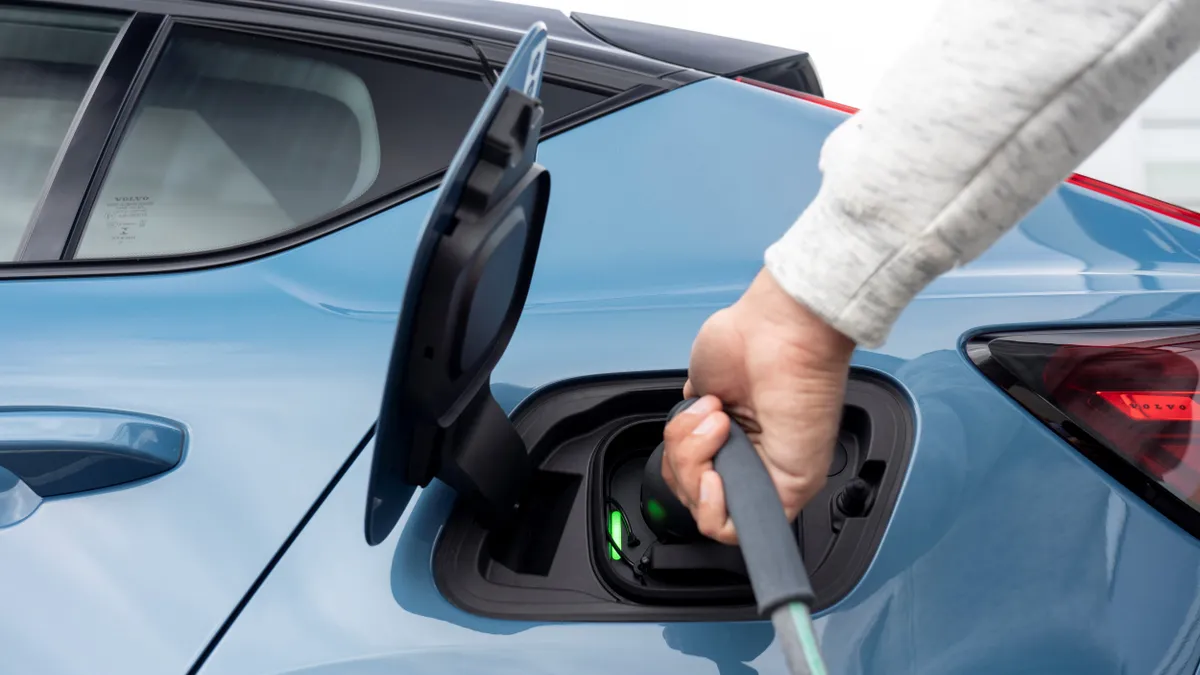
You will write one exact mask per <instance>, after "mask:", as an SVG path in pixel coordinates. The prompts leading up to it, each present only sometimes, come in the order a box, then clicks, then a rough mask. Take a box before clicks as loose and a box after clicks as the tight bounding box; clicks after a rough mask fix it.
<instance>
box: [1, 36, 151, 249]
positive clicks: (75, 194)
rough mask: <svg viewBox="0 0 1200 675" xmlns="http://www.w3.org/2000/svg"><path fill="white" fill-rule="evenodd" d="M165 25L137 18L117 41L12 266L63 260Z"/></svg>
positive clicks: (57, 161)
mask: <svg viewBox="0 0 1200 675" xmlns="http://www.w3.org/2000/svg"><path fill="white" fill-rule="evenodd" d="M166 23H167V22H166V19H165V17H163V16H160V15H156V14H140V13H139V14H133V15H132V16H130V17H129V18H128V19H127V20H126V22H125V25H124V26H122V28H121V30H120V31H119V32H118V33H117V36H116V37H115V38H114V39H113V44H112V46H111V47H110V48H109V52H108V55H107V56H106V57H105V60H104V63H103V64H102V65H101V67H100V68H99V69H98V71H97V73H96V75H95V77H94V78H93V79H92V83H91V85H90V86H89V88H88V91H87V93H86V94H85V95H84V98H83V100H82V101H81V102H80V104H79V109H78V112H77V113H76V115H75V119H74V121H73V122H72V123H71V127H70V129H69V131H68V132H67V137H66V138H65V139H63V144H62V146H60V148H61V149H60V150H59V155H58V157H57V158H56V159H55V164H54V167H53V168H52V169H51V171H50V177H49V178H48V179H47V182H46V185H47V188H46V189H45V190H44V191H43V192H42V195H41V198H40V199H39V201H38V204H37V206H36V207H35V209H34V213H33V215H32V217H31V218H30V222H31V225H30V226H29V227H28V228H26V230H25V233H24V235H23V236H22V239H21V243H20V246H19V247H18V250H17V255H16V259H15V261H14V264H28V263H30V262H50V261H57V260H60V259H61V258H62V255H63V251H64V249H65V248H66V243H67V240H68V238H69V237H70V235H71V232H72V230H73V229H74V226H75V222H76V220H77V219H78V217H79V214H80V213H81V212H82V211H83V210H84V208H83V207H84V206H85V205H84V201H85V198H86V195H87V194H88V191H89V187H90V185H91V183H92V177H93V176H94V175H96V169H97V167H98V166H100V163H101V161H102V158H103V156H104V154H105V153H106V151H107V148H108V146H109V145H110V139H111V138H113V137H114V136H115V135H116V134H117V133H119V131H120V129H119V128H118V126H119V122H120V120H121V118H122V116H123V115H125V114H126V112H125V111H126V109H127V106H126V105H125V104H126V101H127V99H128V98H129V95H130V93H131V92H132V91H135V90H136V89H137V87H136V84H137V81H138V78H139V76H140V75H141V74H142V73H143V71H144V70H145V68H144V67H143V66H144V64H145V63H146V62H147V61H148V59H147V56H148V54H149V53H150V52H151V51H152V50H153V48H154V45H155V44H156V42H161V38H162V35H164V34H165V32H166V31H165V27H166Z"/></svg>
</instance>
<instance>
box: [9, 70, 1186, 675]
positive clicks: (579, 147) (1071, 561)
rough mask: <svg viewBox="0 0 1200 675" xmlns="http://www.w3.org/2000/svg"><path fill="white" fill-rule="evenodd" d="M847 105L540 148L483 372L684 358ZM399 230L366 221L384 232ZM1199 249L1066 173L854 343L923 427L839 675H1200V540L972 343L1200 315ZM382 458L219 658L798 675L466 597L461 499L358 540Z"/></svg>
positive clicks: (841, 612)
mask: <svg viewBox="0 0 1200 675" xmlns="http://www.w3.org/2000/svg"><path fill="white" fill-rule="evenodd" d="M838 119H839V117H838V116H837V115H835V114H833V113H830V112H828V111H825V110H822V109H818V108H815V107H812V106H809V105H806V104H803V103H800V102H797V101H794V100H792V99H787V98H784V97H782V96H778V95H775V94H771V93H769V92H764V91H761V90H756V89H749V88H746V87H741V86H739V85H736V84H733V83H729V82H725V81H720V80H712V81H706V82H702V83H698V84H695V85H691V86H689V87H686V88H683V89H680V90H678V91H675V92H672V93H670V94H666V95H663V96H661V97H658V98H656V99H653V100H650V101H647V102H644V103H642V104H639V105H637V106H635V107H633V108H630V109H627V110H625V111H622V112H620V113H616V114H614V115H611V116H609V117H606V118H604V119H601V120H598V121H596V122H593V123H591V124H589V125H586V126H584V127H582V128H579V129H576V130H574V131H571V132H568V133H566V134H563V135H561V136H558V137H556V138H554V139H551V140H550V141H548V142H546V143H545V144H543V146H542V151H541V155H540V159H541V161H542V162H543V163H544V164H545V165H546V166H547V167H549V168H550V169H551V170H552V171H553V172H554V188H553V189H554V194H553V196H552V198H551V201H552V204H551V211H550V216H549V219H548V221H547V226H546V235H545V238H544V240H543V247H542V252H541V254H540V256H539V262H538V269H537V272H536V274H535V279H534V287H533V289H532V291H531V295H530V299H529V302H528V304H527V307H528V309H527V312H526V314H525V315H524V317H523V319H522V322H521V324H520V326H519V328H518V330H517V334H516V336H515V337H514V340H513V343H512V345H511V347H510V349H509V351H508V352H507V353H506V355H505V357H504V359H503V360H502V361H501V363H500V366H499V367H498V369H497V370H496V373H495V376H494V379H493V383H494V385H493V388H494V390H495V391H496V393H497V396H498V398H499V399H500V400H501V401H502V403H504V404H505V405H507V406H509V407H510V408H511V406H513V405H515V404H516V403H517V402H518V401H520V400H521V399H522V398H524V397H526V396H528V395H529V394H530V393H531V392H533V391H536V390H537V389H538V388H541V387H543V386H546V385H549V384H551V383H553V382H556V381H559V380H562V379H566V378H570V377H575V376H581V375H587V374H592V373H601V372H628V371H640V370H660V369H664V368H683V367H685V366H686V360H687V353H688V347H689V345H690V342H691V340H692V338H693V337H694V335H695V331H696V330H697V328H698V327H699V326H700V324H701V322H702V321H703V320H704V319H705V318H706V317H707V316H708V314H709V313H711V311H713V310H714V309H716V308H718V307H720V306H723V305H725V304H727V303H729V302H730V301H732V300H733V299H734V298H736V296H737V294H738V293H739V292H740V290H741V289H743V288H744V287H745V286H746V284H747V283H748V281H749V280H750V279H751V277H752V276H753V274H754V273H755V272H756V270H757V269H758V267H759V265H760V261H761V252H762V250H763V248H764V246H765V245H766V244H768V243H769V242H770V241H772V240H773V239H774V238H775V237H777V236H778V235H779V234H780V233H781V232H782V231H783V230H784V229H785V228H786V227H787V225H788V224H789V223H790V222H791V220H792V218H793V217H794V216H795V215H796V214H797V213H798V212H799V211H800V210H801V209H802V207H803V205H804V204H805V203H806V202H807V201H808V200H809V199H811V197H812V195H813V193H814V191H815V188H816V185H817V183H818V175H817V173H816V157H817V153H818V151H819V144H820V141H821V139H822V137H823V136H824V134H825V133H826V132H828V131H829V130H830V129H831V128H832V126H833V125H834V124H835V123H836V122H837V121H838ZM747 120H752V123H750V122H747ZM734 129H736V133H734V132H733V131H732V130H734ZM384 222H385V221H384V220H383V219H380V220H379V221H377V222H368V223H363V224H361V225H359V226H356V227H355V228H353V229H354V230H355V231H357V234H355V235H352V236H360V237H362V238H361V239H359V240H358V241H359V242H360V243H362V244H364V245H369V246H371V247H374V248H377V249H378V248H384V247H387V246H391V245H393V244H394V241H393V240H392V239H391V236H392V234H391V231H390V230H388V229H387V228H385V227H383V223H384ZM365 250H366V249H364V251H365ZM1194 251H1200V233H1198V232H1197V231H1196V230H1194V229H1191V228H1189V227H1186V226H1181V225H1178V224H1175V223H1172V222H1169V221H1167V220H1166V219H1163V218H1160V217H1157V216H1153V215H1148V214H1146V213H1143V212H1142V211H1139V210H1137V209H1134V208H1131V207H1128V206H1126V205H1122V204H1118V203H1115V202H1112V201H1110V200H1106V199H1102V198H1095V197H1092V196H1091V195H1088V194H1087V193H1084V192H1082V191H1080V190H1078V189H1077V188H1072V187H1064V188H1063V189H1061V190H1059V191H1058V192H1057V193H1056V194H1055V195H1053V196H1051V197H1050V198H1049V199H1047V200H1046V202H1045V203H1043V204H1042V205H1041V206H1040V207H1039V208H1037V209H1036V210H1035V211H1034V212H1033V213H1032V214H1030V216H1029V217H1028V218H1026V219H1025V220H1024V221H1023V222H1022V224H1021V225H1020V226H1019V227H1018V228H1016V229H1015V230H1013V231H1012V232H1011V233H1010V234H1009V235H1007V236H1006V237H1005V238H1004V239H1003V240H1002V241H1001V242H1000V243H999V244H998V245H997V246H995V247H994V248H992V249H991V250H989V251H988V252H987V253H986V254H985V255H983V256H982V257H981V258H980V259H979V260H977V261H976V262H974V263H973V264H971V265H968V266H965V267H964V268H962V269H959V270H956V271H955V272H953V273H951V274H948V275H946V276H945V277H943V278H942V279H940V280H939V281H938V282H937V283H935V284H934V285H932V286H931V287H930V288H929V289H928V291H927V292H926V293H925V294H923V296H922V297H921V298H920V299H919V300H918V301H917V302H915V303H914V304H913V305H912V306H911V307H910V308H909V309H908V310H907V311H906V312H905V313H904V315H903V316H902V317H901V319H900V322H899V324H898V325H897V327H896V329H895V331H894V333H893V335H892V337H891V339H890V340H889V341H888V343H887V344H886V345H885V346H884V347H883V348H881V349H879V350H877V351H872V352H866V351H863V352H859V353H858V354H856V357H855V363H856V365H857V366H858V367H861V368H866V369H872V370H875V371H877V372H879V373H881V374H883V375H885V376H886V377H889V378H892V379H893V380H894V381H895V382H896V383H897V384H898V386H900V387H902V388H903V389H904V390H905V391H906V392H907V394H908V395H909V396H910V397H911V400H912V402H913V405H914V408H915V410H916V414H917V420H918V425H917V435H916V436H917V437H916V447H915V451H914V454H913V458H912V464H911V467H910V474H909V477H908V481H907V483H906V486H905V488H904V490H903V493H902V495H901V497H900V499H899V501H898V504H897V506H896V510H895V515H894V518H893V521H892V522H891V524H890V526H889V530H888V532H887V536H886V537H885V539H884V541H883V544H882V546H881V548H880V551H879V554H878V556H877V558H876V560H875V561H874V563H873V564H872V566H871V568H870V570H869V571H868V573H867V575H866V577H865V579H864V580H863V582H862V583H861V584H860V585H859V586H858V587H857V588H856V589H855V590H854V591H853V592H852V593H851V594H850V596H849V597H847V598H846V599H845V600H844V601H843V602H841V603H840V604H838V605H837V606H835V607H833V608H831V609H830V610H828V611H826V612H824V613H823V614H822V615H821V616H820V617H819V619H818V622H817V623H818V630H819V632H820V635H821V638H822V640H823V646H824V651H825V654H826V659H827V661H828V662H829V665H830V669H831V672H835V673H845V674H850V675H867V674H871V675H875V674H883V673H887V674H889V675H892V674H896V673H913V674H916V673H920V674H922V675H926V674H934V675H937V674H939V673H962V672H971V673H985V674H997V675H998V674H1007V673H1014V674H1015V673H1029V672H1054V673H1067V674H1074V673H1078V674H1080V675H1083V674H1087V675H1102V674H1107V673H1113V674H1116V673H1127V672H1128V673H1135V672H1136V673H1150V672H1157V673H1163V674H1166V673H1192V672H1193V671H1195V669H1196V665H1197V653H1196V650H1197V646H1198V645H1197V640H1196V635H1197V632H1198V629H1200V545H1198V544H1197V542H1196V541H1195V540H1194V539H1193V538H1191V537H1190V536H1187V535H1185V534H1184V533H1182V532H1181V531H1180V530H1179V529H1178V528H1176V527H1175V526H1174V525H1172V524H1171V523H1169V522H1167V521H1166V520H1165V519H1164V518H1162V517H1161V516H1160V515H1159V514H1158V513H1157V512H1155V511H1154V510H1152V509H1151V508H1149V507H1148V506H1147V505H1146V504H1145V503H1144V502H1142V501H1141V500H1139V499H1138V498H1137V497H1136V496H1134V495H1131V494H1129V493H1128V492H1127V491H1126V490H1125V489H1123V488H1122V487H1121V486H1119V485H1117V484H1116V483H1115V482H1114V481H1112V480H1111V479H1110V478H1108V477H1107V476H1105V475H1104V474H1102V473H1101V472H1099V471H1098V470H1097V469H1096V468H1095V467H1093V466H1092V465H1091V464H1089V463H1088V462H1087V461H1085V460H1084V459H1082V458H1081V457H1080V456H1079V455H1078V454H1076V453H1075V452H1074V451H1073V450H1072V449H1071V448H1069V447H1068V446H1066V445H1065V444H1064V443H1063V442H1062V441H1061V440H1059V439H1058V438H1057V437H1056V436H1054V435H1053V434H1052V433H1050V432H1049V431H1047V430H1046V429H1043V428H1042V427H1040V426H1039V424H1038V423H1036V422H1035V421H1034V420H1032V419H1031V418H1030V417H1029V415H1027V414H1026V413H1025V412H1024V411H1023V410H1022V409H1020V408H1019V407H1018V406H1016V405H1015V404H1014V403H1013V402H1012V401H1011V400H1009V399H1008V398H1007V397H1006V396H1005V395H1004V394H1002V393H1001V392H1000V391H998V390H997V389H996V388H995V387H994V386H993V385H991V384H990V383H989V382H987V381H985V380H984V379H983V378H982V377H981V376H980V375H979V374H978V372H977V371H976V370H975V369H974V368H973V367H972V366H971V365H970V364H969V363H968V362H967V361H966V359H965V357H964V356H963V355H962V353H961V351H960V349H959V346H960V342H961V340H962V338H963V336H964V334H967V333H969V332H971V331H974V330H977V329H979V328H980V327H991V326H1016V325H1036V324H1043V323H1046V322H1054V323H1066V324H1087V323H1097V322H1110V323H1129V322H1143V321H1200V276H1197V273H1196V268H1195V264H1194V263H1195V259H1194V255H1195V254H1194V253H1193V252H1194ZM403 255H404V250H400V251H397V252H396V257H397V259H401V257H402V256H403ZM344 288H345V293H346V296H344V297H353V293H354V292H355V290H354V288H352V287H344ZM364 292H365V289H364ZM346 304H357V303H354V302H347V303H346ZM368 408H369V406H368ZM364 428H365V427H364ZM346 447H349V446H346ZM369 452H370V449H369V448H368V450H367V452H365V453H364V454H362V455H360V456H359V457H358V459H357V460H356V461H355V462H354V464H353V465H352V466H351V468H350V470H349V472H348V473H347V474H346V475H345V476H344V478H343V479H342V480H341V482H340V483H339V484H338V485H337V487H336V488H335V489H334V490H333V492H332V493H331V495H330V496H329V498H328V500H327V501H326V502H325V504H324V505H323V506H322V507H321V509H320V510H318V512H317V513H316V515H315V516H314V518H313V520H312V521H311V522H310V523H309V524H308V526H307V527H306V528H305V529H304V531H303V532H302V533H301V534H300V536H299V538H298V539H297V540H296V542H295V543H294V545H293V546H292V547H291V549H290V550H289V551H288V552H287V554H286V555H285V556H284V557H283V558H282V560H281V561H280V563H279V564H278V566H277V567H276V568H275V569H274V571H273V572H272V573H271V575H270V576H269V577H268V578H267V580H266V582H265V584H264V585H263V586H262V588H261V589H260V590H259V591H258V593H257V594H256V595H255V596H254V598H253V599H252V601H251V602H250V603H249V605H248V606H247V608H246V609H245V611H244V612H243V613H242V614H241V615H240V617H239V618H238V619H237V621H236V622H235V623H234V624H233V626H232V628H231V630H230V632H229V633H228V635H227V636H226V637H225V638H224V639H223V640H222V641H221V643H220V644H219V646H218V647H217V649H216V651H215V652H214V654H213V655H212V657H211V659H210V660H209V661H208V662H207V663H206V666H205V668H204V669H203V672H205V673H209V674H225V673H247V672H254V673H306V674H308V675H333V674H334V673H337V674H339V675H368V674H374V673H385V672H386V673H391V672H407V673H444V672H473V673H514V674H515V673H520V674H521V675H528V674H537V673H555V674H557V673H562V672H572V673H597V674H600V673H603V674H604V675H610V674H611V673H613V672H622V673H675V672H720V673H722V674H725V675H729V674H734V673H753V672H757V673H763V674H766V673H782V672H784V664H783V661H782V659H781V657H780V655H779V653H778V651H777V650H776V649H773V648H771V646H770V645H771V642H772V639H773V636H772V634H771V631H770V628H769V626H768V625H766V624H764V623H761V622H752V623H745V624H736V625H732V624H627V623H626V624H620V623H614V624H594V623H593V624H537V623H529V622H510V621H498V620H491V619H484V618H480V617H476V616H472V615H468V614H466V613H464V612H461V611H460V610H458V609H456V608H454V607H453V606H451V605H449V604H448V603H447V602H446V601H445V599H444V598H443V597H442V596H441V595H440V593H439V592H438V591H437V589H436V588H435V587H434V585H433V582H432V574H431V570H430V553H431V550H432V546H433V543H434V541H435V540H436V537H437V534H438V531H439V528H440V526H441V524H442V522H443V521H444V518H445V517H446V514H447V512H448V509H449V507H450V505H451V503H452V498H453V495H452V494H451V493H450V492H449V491H448V490H447V489H446V488H445V487H444V486H441V485H439V484H436V483H435V484H434V485H432V486H431V487H429V488H427V489H425V490H422V491H420V492H418V493H417V496H416V498H414V499H413V501H412V502H411V503H410V506H409V509H408V511H407V512H406V513H405V516H404V518H403V520H402V521H401V525H400V526H399V527H398V528H397V529H396V530H395V531H394V532H393V533H392V535H391V536H390V537H389V538H388V539H387V540H386V541H385V542H384V543H382V544H381V545H379V546H376V547H368V546H367V545H366V543H365V542H364V541H363V537H362V531H361V522H362V521H361V517H362V515H361V514H362V508H363V498H364V495H365V491H366V484H367V473H368V463H369V462H368V458H369ZM17 529H19V528H17Z"/></svg>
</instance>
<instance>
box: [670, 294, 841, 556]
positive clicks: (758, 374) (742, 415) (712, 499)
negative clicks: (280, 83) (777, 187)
mask: <svg viewBox="0 0 1200 675" xmlns="http://www.w3.org/2000/svg"><path fill="white" fill-rule="evenodd" d="M853 351H854V343H853V342H852V341H851V340H850V339H849V338H847V337H846V336H845V335H842V334H841V333H839V332H838V331H836V330H834V329H833V328H831V327H830V326H829V325H828V324H826V323H825V322H824V321H822V320H821V319H820V318H818V317H817V316H816V315H814V314H813V313H811V312H810V311H809V310H808V309H807V308H805V307H804V306H803V305H801V304H800V303H798V302H796V301H795V300H794V299H793V298H792V297H791V296H789V295H788V294H787V293H786V292H784V290H783V289H782V288H781V287H780V286H779V285H778V283H776V281H775V280H774V278H773V277H771V275H770V273H769V272H767V271H766V270H763V271H762V272H760V273H759V274H758V276H757V277H756V278H755V279H754V282H753V283H752V284H751V285H750V288H749V289H747V291H746V293H745V294H744V295H742V297H741V298H740V299H739V300H738V301H737V302H736V303H734V304H733V305H732V306H730V307H728V308H726V309H723V310H721V311H719V312H717V313H715V314H713V315H712V316H711V317H709V319H708V320H707V321H706V322H705V323H704V325H703V326H702V327H701V328H700V333H699V334H698V335H697V337H696V341H695V343H694V344H693V345H692V357H691V364H690V366H689V370H688V381H687V384H686V385H685V386H684V392H683V393H684V396H685V397H687V398H691V397H701V398H700V399H699V400H698V401H696V402H695V403H693V404H692V405H691V406H690V407H688V408H687V409H686V410H684V411H683V412H681V413H680V414H679V415H677V416H676V417H675V418H674V419H673V420H672V421H671V422H670V423H669V424H668V425H667V427H666V429H665V431H664V433H663V439H664V446H665V447H664V451H663V478H664V479H665V480H666V482H667V485H668V486H670V488H671V490H672V491H674V492H675V495H676V496H677V497H678V498H679V499H680V501H682V502H683V504H684V505H686V506H687V507H688V509H689V510H690V511H691V513H692V517H693V518H695V519H696V525H697V527H698V528H699V530H700V532H701V533H703V534H704V535H706V536H708V537H710V538H712V539H715V540H717V541H720V542H723V543H726V544H735V543H737V533H736V532H735V530H734V527H733V521H731V520H730V519H729V516H728V513H727V511H726V508H725V492H724V488H723V486H722V484H721V478H720V476H718V475H717V473H716V471H714V470H713V457H714V456H715V455H716V453H717V451H718V450H720V449H721V446H722V445H724V443H725V440H726V438H727V437H728V435H729V424H730V422H731V417H732V419H733V420H736V421H737V422H738V423H739V424H741V425H742V427H743V428H744V429H745V430H746V434H747V436H749V438H750V440H751V442H753V443H754V447H755V449H756V450H758V454H759V456H760V457H762V460H763V463H764V464H765V465H766V467H767V472H768V473H769V474H770V475H771V479H772V480H773V481H774V483H775V487H776V488H777V489H778V490H779V498H780V501H782V502H783V508H784V511H785V512H786V514H787V518H788V521H791V520H792V519H794V518H795V517H796V515H797V514H799V513H800V509H801V508H802V507H803V506H804V505H805V504H806V503H807V502H808V501H809V500H810V499H812V498H813V496H814V495H816V494H817V493H818V492H820V491H821V488H822V487H824V485H825V478H826V474H827V473H828V470H829V463H830V461H831V459H832V454H833V446H834V443H835V442H836V440H837V433H838V428H839V425H840V420H841V416H842V406H843V401H844V398H845V391H846V378H847V375H848V373H849V368H850V356H851V354H852V353H853Z"/></svg>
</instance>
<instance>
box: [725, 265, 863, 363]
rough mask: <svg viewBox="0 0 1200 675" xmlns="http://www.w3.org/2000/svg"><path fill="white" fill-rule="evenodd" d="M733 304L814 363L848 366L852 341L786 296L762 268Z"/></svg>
mask: <svg viewBox="0 0 1200 675" xmlns="http://www.w3.org/2000/svg"><path fill="white" fill-rule="evenodd" d="M737 304H738V305H740V306H742V309H744V310H745V311H748V312H749V313H751V314H752V315H754V316H756V317H757V318H758V320H760V321H762V322H763V323H765V324H766V325H768V326H770V327H771V330H772V332H776V333H778V334H780V335H781V336H786V337H787V338H788V341H789V342H792V341H794V342H795V344H796V346H797V347H801V348H802V349H803V351H805V352H808V353H810V354H811V355H812V356H813V357H814V358H815V359H817V360H820V361H824V362H826V363H828V364H829V365H833V366H836V367H838V368H844V367H845V366H846V365H848V364H849V362H850V357H851V355H852V354H853V353H854V348H855V344H854V341H853V340H852V339H850V338H849V337H847V336H846V335H845V334H844V333H842V332H841V331H839V330H837V329H836V328H834V327H833V326H831V325H830V324H829V323H828V322H826V321H825V320H824V319H822V318H821V317H820V316H818V315H817V314H816V313H815V312H813V311H812V310H811V309H809V308H808V307H807V306H805V305H804V304H803V303H801V302H799V301H798V300H796V299H795V298H793V297H792V296H791V295H789V294H788V292H787V291H786V290H784V288H783V286H781V285H780V284H779V282H778V281H776V280H775V277H774V276H772V275H771V273H770V272H769V271H768V270H767V269H766V268H764V269H762V270H760V271H759V273H758V275H757V276H756V277H755V278H754V281H753V282H752V283H751V284H750V287H749V288H748V289H746V292H745V293H744V294H743V295H742V297H741V299H739V300H738V302H737Z"/></svg>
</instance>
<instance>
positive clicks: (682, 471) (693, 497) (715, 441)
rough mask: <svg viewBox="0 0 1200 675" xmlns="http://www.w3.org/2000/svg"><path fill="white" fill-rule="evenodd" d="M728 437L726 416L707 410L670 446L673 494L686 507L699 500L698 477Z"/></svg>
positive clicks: (690, 507)
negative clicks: (671, 448)
mask: <svg viewBox="0 0 1200 675" xmlns="http://www.w3.org/2000/svg"><path fill="white" fill-rule="evenodd" d="M728 437H729V415H726V414H725V413H724V412H722V411H720V410H718V411H715V412H711V413H709V414H708V416H706V417H705V418H704V419H703V420H702V421H701V422H700V423H699V424H697V425H696V426H695V427H694V428H693V429H692V432H691V433H690V434H688V435H687V438H684V439H682V440H681V441H680V442H679V443H678V444H676V445H675V447H674V448H673V450H674V452H673V453H672V457H671V460H672V461H671V468H672V469H673V470H674V471H675V484H676V494H677V495H678V496H679V498H680V499H681V500H682V501H683V503H684V504H686V505H687V507H688V508H689V509H694V508H695V507H696V504H697V503H699V501H700V476H702V475H703V474H704V472H705V471H709V470H711V469H712V462H713V457H715V456H716V454H717V451H718V450H720V449H721V446H722V445H724V444H725V440H726V439H727V438H728Z"/></svg>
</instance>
